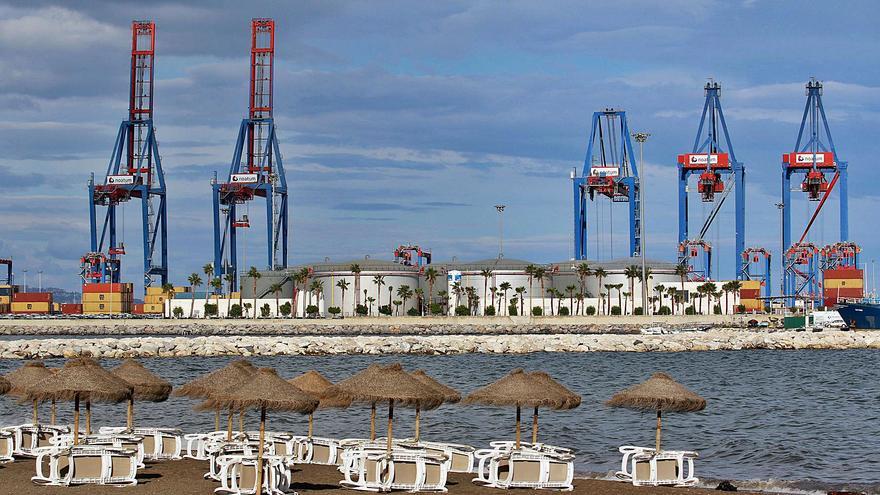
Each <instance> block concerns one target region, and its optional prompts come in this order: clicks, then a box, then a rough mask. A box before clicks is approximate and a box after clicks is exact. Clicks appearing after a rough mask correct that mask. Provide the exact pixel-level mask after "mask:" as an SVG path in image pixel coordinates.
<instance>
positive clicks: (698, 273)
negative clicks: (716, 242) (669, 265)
mask: <svg viewBox="0 0 880 495" xmlns="http://www.w3.org/2000/svg"><path fill="white" fill-rule="evenodd" d="M678 263H679V264H681V265H684V266H685V267H687V269H688V275H687V277H688V280H690V281H691V282H705V281H707V280H710V273H711V267H712V245H711V244H709V243H708V242H706V241H704V240H699V241H698V240H685V241H684V242H682V243H681V244H679V245H678Z"/></svg>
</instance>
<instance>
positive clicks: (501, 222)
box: [495, 204, 507, 259]
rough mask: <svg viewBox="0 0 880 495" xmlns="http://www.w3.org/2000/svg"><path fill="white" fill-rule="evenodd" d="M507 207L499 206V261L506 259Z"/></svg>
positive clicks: (496, 207)
mask: <svg viewBox="0 0 880 495" xmlns="http://www.w3.org/2000/svg"><path fill="white" fill-rule="evenodd" d="M505 208H507V205H502V204H497V205H495V209H496V210H498V259H501V258H504V209H505Z"/></svg>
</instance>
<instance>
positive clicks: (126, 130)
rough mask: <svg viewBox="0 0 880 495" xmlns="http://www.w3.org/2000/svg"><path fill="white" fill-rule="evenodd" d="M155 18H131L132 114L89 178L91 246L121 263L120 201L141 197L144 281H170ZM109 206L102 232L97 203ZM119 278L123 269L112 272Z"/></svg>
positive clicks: (123, 250) (129, 108) (122, 247)
mask: <svg viewBox="0 0 880 495" xmlns="http://www.w3.org/2000/svg"><path fill="white" fill-rule="evenodd" d="M155 42H156V24H155V23H153V22H152V21H134V22H132V23H131V80H130V84H129V99H128V119H127V120H124V121H122V123H121V124H120V125H119V132H118V133H117V134H116V144H115V145H114V146H113V153H112V154H111V156H110V163H109V165H108V166H107V173H106V175H105V177H104V181H103V182H102V183H100V184H96V183H95V176H94V174H92V176H91V178H90V179H89V220H90V224H91V252H92V253H99V252H103V251H104V249H105V248H106V250H107V253H108V257H109V259H110V260H114V264H118V261H119V258H118V256H120V255H123V254H125V245H124V243H123V242H119V239H118V238H117V228H116V222H117V220H119V215H118V213H119V212H117V207H118V206H119V205H121V204H122V203H125V202H127V201H128V200H130V199H131V198H140V200H141V217H142V225H143V228H142V230H143V245H144V247H143V257H144V260H143V262H144V264H143V266H144V286H145V287H149V286H151V285H153V283H155V282H156V279H157V278H158V279H159V282H160V283H161V284H165V283H167V282H168V214H167V206H166V194H165V192H166V191H165V173H164V172H163V170H162V160H161V157H160V156H159V143H158V140H157V139H156V130H155V128H154V127H153V67H154V61H155ZM98 206H102V207H106V208H107V210H106V213H105V215H104V220H103V226H102V227H101V231H100V237H99V232H98V218H97V211H96V210H97V207H98ZM112 278H113V279H112V282H118V281H119V270H115V271H114V272H113V273H112Z"/></svg>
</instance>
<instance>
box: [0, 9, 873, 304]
mask: <svg viewBox="0 0 880 495" xmlns="http://www.w3.org/2000/svg"><path fill="white" fill-rule="evenodd" d="M252 17H272V18H274V19H275V20H276V72H275V120H276V123H277V129H278V131H277V132H278V138H279V140H280V143H281V151H282V155H283V158H284V165H285V168H286V171H287V181H288V184H289V185H290V187H291V193H290V194H291V196H290V197H291V235H290V243H291V254H290V260H289V261H290V263H292V264H296V263H307V262H315V261H323V260H324V259H325V258H329V259H330V260H335V261H344V260H350V259H353V258H362V257H363V256H365V255H369V256H370V257H371V258H373V259H390V258H391V256H392V251H393V249H394V247H395V246H397V245H398V244H400V243H416V244H419V245H421V246H422V247H425V248H428V249H431V250H432V251H433V253H434V259H435V260H450V259H452V258H453V257H455V258H456V259H458V260H476V259H483V258H490V257H495V256H497V253H498V235H499V218H498V216H499V215H498V213H497V212H496V210H495V209H494V207H493V205H495V204H498V203H503V204H506V205H507V209H506V210H505V212H504V254H505V257H507V258H522V259H528V260H531V261H534V262H558V261H561V260H565V259H569V258H570V257H571V256H572V252H573V249H572V204H571V203H572V194H571V193H572V190H571V181H570V180H569V174H570V172H571V170H572V169H573V168H577V169H578V170H579V169H581V168H582V167H583V163H584V153H585V151H586V145H587V142H586V141H587V136H588V135H589V130H590V129H589V126H590V118H591V115H592V112H594V111H596V110H600V109H603V108H606V107H615V108H622V109H625V110H626V111H627V114H628V118H629V125H630V128H631V129H632V130H639V131H645V132H650V133H651V137H650V138H649V140H648V142H647V143H646V145H645V150H644V154H645V157H644V161H645V163H644V164H643V166H642V170H641V175H642V176H643V179H644V181H645V183H646V186H645V195H646V197H645V205H646V236H647V241H648V248H647V254H648V257H649V258H659V259H668V260H673V259H675V248H676V243H677V231H676V229H677V217H676V204H677V197H676V176H677V175H676V167H675V162H676V156H677V155H678V154H679V153H685V152H689V151H690V148H691V146H692V144H693V140H694V136H695V133H696V129H697V124H698V121H699V116H700V111H701V109H702V105H703V85H704V84H705V82H706V81H707V79H709V78H713V79H715V80H716V81H719V82H720V83H721V85H722V105H723V107H724V110H725V114H726V116H727V124H728V126H729V128H730V133H731V138H732V140H733V145H734V148H735V152H736V155H737V158H738V159H739V160H740V161H741V162H743V163H744V164H745V167H746V203H747V205H746V224H747V231H746V243H747V244H748V245H754V246H763V247H766V248H768V249H770V250H772V251H773V252H774V254H775V255H777V256H776V260H777V262H775V263H774V265H778V260H779V257H778V253H779V251H780V240H779V238H780V228H779V218H780V217H779V212H778V211H777V209H776V207H775V206H774V204H775V203H778V202H779V201H780V195H781V165H780V155H781V154H782V153H784V152H788V151H791V148H793V146H794V143H795V138H796V137H797V130H798V125H799V123H800V118H801V112H802V111H803V105H804V101H805V95H804V84H805V83H806V81H807V80H808V79H809V78H810V77H816V78H818V79H819V80H821V81H823V82H824V84H825V91H824V104H825V107H826V111H827V114H828V118H829V125H830V127H831V131H832V134H833V136H834V140H835V144H836V146H837V151H838V155H839V156H840V158H841V159H842V160H846V161H847V162H848V163H849V171H850V223H851V227H850V230H851V235H850V237H851V239H852V240H854V241H856V242H858V243H859V244H861V245H862V246H863V247H864V250H865V252H864V256H863V261H865V262H868V263H870V260H871V259H873V257H874V256H876V254H875V253H877V252H878V251H877V250H878V248H880V234H878V233H877V231H875V229H874V222H873V221H870V217H866V216H865V215H871V214H872V213H873V212H874V211H876V209H877V206H878V204H880V196H878V192H877V191H876V190H875V189H874V187H875V185H876V184H877V183H878V179H880V169H878V167H876V166H874V163H873V160H872V158H873V157H874V155H875V154H876V152H877V145H876V142H877V139H876V136H875V133H874V132H873V131H871V129H873V128H875V127H876V126H877V124H878V123H880V79H878V76H880V63H878V62H880V60H878V58H880V50H877V47H878V38H880V34H878V30H877V28H876V26H877V25H878V21H880V7H878V5H877V4H876V3H875V2H871V1H864V2H860V1H851V2H842V3H837V2H818V1H783V0H777V1H761V0H747V1H726V2H725V1H712V0H667V1H664V2H649V1H635V0H613V1H611V0H609V1H604V0H596V1H591V2H580V1H572V2H568V1H549V0H548V1H542V2H534V1H516V0H506V1H500V0H499V1H479V0H476V1H470V2H463V1H445V2H411V1H381V0H380V1H370V2H366V1H364V2H357V1H352V2H338V1H326V0H322V1H297V2H260V1H251V2H240V1H219V2H215V1H211V2H207V1H204V2H202V1H193V2H168V1H144V0H139V1H125V0H122V1H119V0H117V1H108V2H103V1H66V2H44V1H41V0H28V1H20V2H19V1H9V2H0V193H2V194H0V218H2V219H3V220H2V222H0V257H12V258H13V259H14V261H15V269H16V270H15V271H16V274H17V277H18V279H17V281H18V282H19V283H20V282H22V281H23V280H22V278H21V277H22V276H23V270H24V269H27V270H28V271H29V277H30V278H29V285H31V286H33V285H34V284H35V283H36V280H35V278H34V276H35V274H36V272H37V271H39V270H42V271H43V285H44V286H48V285H51V286H57V287H65V288H70V289H73V288H76V287H77V286H78V285H79V275H78V274H79V266H78V264H79V257H80V256H81V255H82V254H83V253H84V252H85V251H87V250H88V248H89V233H88V230H89V222H88V200H87V190H86V183H87V180H88V177H89V174H90V173H91V172H95V173H96V174H98V175H99V179H100V176H101V175H102V174H103V172H104V171H105V170H106V167H107V162H108V160H109V158H110V154H111V151H112V146H113V141H114V139H115V135H116V132H117V129H118V127H119V123H120V121H121V120H123V119H124V118H125V117H126V114H127V104H128V100H127V96H128V95H127V91H128V86H127V85H128V65H129V48H130V22H131V20H133V19H152V20H154V21H155V22H156V24H157V34H156V51H157V54H156V68H155V71H156V87H155V114H154V120H155V125H156V132H157V136H158V138H159V148H160V152H161V155H162V161H163V166H164V168H165V172H166V179H167V181H168V196H169V207H168V211H169V229H170V240H169V245H170V269H171V272H172V277H171V279H172V280H171V281H172V282H174V283H183V282H184V281H185V279H186V276H187V275H188V274H189V273H191V272H193V271H199V272H200V271H201V266H202V265H203V264H204V263H206V262H209V261H211V258H212V256H213V254H212V253H213V248H212V245H213V244H212V243H213V240H212V227H211V225H212V219H211V193H210V191H211V189H210V178H211V176H212V173H213V172H214V171H215V170H216V171H220V173H221V174H223V173H224V172H225V171H228V168H229V161H230V159H231V156H232V152H233V145H234V143H235V138H236V134H237V129H238V126H239V123H240V121H241V118H243V117H244V116H245V114H246V111H247V91H248V72H247V71H248V53H249V52H248V51H249V45H248V44H249V21H250V19H251V18H252ZM693 188H694V186H693V184H692V189H693ZM793 197H794V198H795V201H794V204H793V205H792V208H793V210H792V211H793V218H794V228H793V230H794V231H795V235H797V234H798V233H799V232H800V231H802V230H803V227H804V226H805V224H806V222H807V218H808V216H809V214H810V213H811V211H812V208H814V207H815V203H812V204H808V202H807V201H806V199H805V197H804V196H803V195H802V194H799V193H795V194H794V196H793ZM731 199H732V198H731ZM691 202H692V204H693V208H692V209H691V218H692V230H699V226H700V225H701V224H702V220H703V218H704V217H705V215H706V214H707V212H708V211H709V208H710V207H707V206H705V205H703V204H701V203H700V201H699V199H698V198H697V197H696V196H692V197H691ZM730 203H732V202H730ZM591 206H594V205H591ZM252 207H253V208H254V209H255V211H254V212H253V213H251V217H252V218H262V217H261V216H259V212H260V211H262V209H261V207H262V204H261V203H259V202H255V203H254V204H253V205H252ZM595 208H596V210H595V211H596V212H597V214H596V215H594V216H593V217H591V218H593V219H594V221H595V223H591V226H590V229H591V232H592V233H591V235H595V236H596V237H598V240H599V241H600V246H599V248H598V249H597V248H596V246H595V244H594V241H595V239H594V241H591V245H590V247H589V249H590V258H599V259H602V258H609V257H612V256H614V257H618V256H621V255H623V254H624V253H625V252H626V251H627V249H626V244H627V241H626V237H627V225H626V224H625V223H624V220H625V216H624V213H625V210H624V209H623V208H624V206H621V205H617V206H616V207H615V209H614V211H613V212H612V211H611V210H610V208H611V206H610V205H609V204H608V203H607V202H598V203H596V204H595ZM137 213H138V209H137V206H136V205H135V204H133V203H130V204H128V205H126V207H125V208H124V217H125V220H124V221H123V220H120V224H121V225H122V224H124V227H121V229H120V230H122V231H123V232H122V233H121V236H122V237H123V240H124V241H125V244H126V247H127V251H128V254H127V255H126V256H125V259H124V261H123V278H124V279H125V280H129V281H133V282H135V283H136V286H139V285H140V280H141V269H140V268H139V267H140V266H141V262H140V257H141V248H140V244H139V242H138V240H139V238H140V225H139V217H138V216H137ZM610 218H613V220H609V219H610ZM599 222H601V224H600V223H599ZM837 225H838V223H837V200H836V198H835V197H832V200H831V201H830V202H829V204H828V205H826V208H825V210H823V214H822V215H821V216H820V219H819V220H818V221H817V224H816V226H815V227H814V228H813V231H812V232H811V236H810V240H812V241H814V242H816V243H818V244H827V243H831V242H835V241H836V240H837V236H836V229H837ZM263 229H264V227H263V226H262V225H257V224H256V223H255V222H254V227H252V228H251V229H250V230H249V231H248V232H246V233H244V235H243V237H244V242H243V244H244V247H243V248H242V251H243V254H240V260H241V263H242V265H244V266H249V265H256V266H258V267H262V266H263V265H265V264H266V260H265V259H264V257H265V256H264V255H263V256H260V255H262V254H263V253H264V252H265V249H264V248H263V247H262V244H261V243H262V242H263V239H264V236H265V234H264V230H263ZM597 232H602V234H601V235H597V234H596V233H597ZM707 238H708V240H709V241H710V242H712V243H713V244H714V245H715V246H716V248H715V258H716V260H718V265H717V268H718V270H717V272H716V275H717V276H718V277H720V278H724V277H731V276H733V267H734V262H733V258H732V256H733V254H734V253H733V248H732V243H733V210H732V204H726V205H725V206H724V208H723V210H722V212H721V214H720V215H719V217H718V219H717V220H716V226H715V227H713V228H712V229H711V230H710V232H709V234H708V235H707ZM242 256H243V257H244V259H243V260H242V258H241V257H242ZM777 280H778V279H777ZM774 285H776V284H775V283H774Z"/></svg>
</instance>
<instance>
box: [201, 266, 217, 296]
mask: <svg viewBox="0 0 880 495" xmlns="http://www.w3.org/2000/svg"><path fill="white" fill-rule="evenodd" d="M202 273H204V274H205V280H207V281H208V285H210V286H211V287H213V286H214V284H212V283H211V282H213V280H214V264H213V263H205V264H204V265H203V266H202ZM210 294H211V291H209V290H208V289H207V287H206V288H205V306H207V305H208V297H209V296H210Z"/></svg>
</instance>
